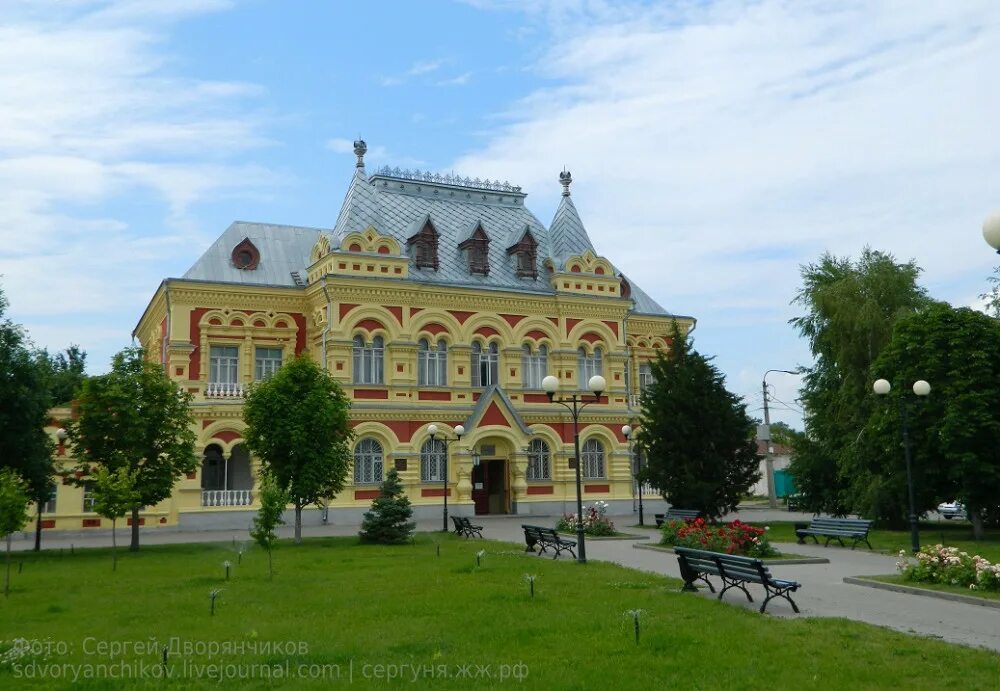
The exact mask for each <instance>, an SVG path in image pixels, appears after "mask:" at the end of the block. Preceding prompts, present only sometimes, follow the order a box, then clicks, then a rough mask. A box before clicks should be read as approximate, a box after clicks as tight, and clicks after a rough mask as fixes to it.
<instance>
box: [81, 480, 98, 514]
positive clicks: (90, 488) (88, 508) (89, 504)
mask: <svg viewBox="0 0 1000 691" xmlns="http://www.w3.org/2000/svg"><path fill="white" fill-rule="evenodd" d="M94 501H95V498H94V485H93V483H90V482H88V483H86V484H85V485H84V486H83V512H84V513H94Z"/></svg>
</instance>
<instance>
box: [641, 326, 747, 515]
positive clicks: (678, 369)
mask: <svg viewBox="0 0 1000 691" xmlns="http://www.w3.org/2000/svg"><path fill="white" fill-rule="evenodd" d="M671 339H672V343H671V347H670V352H669V354H667V355H663V354H662V353H661V354H660V356H659V357H658V358H657V360H656V361H655V362H653V363H651V368H652V373H653V379H654V383H653V384H652V385H651V386H649V387H648V388H647V389H646V390H645V391H643V394H642V418H641V423H640V424H641V431H640V433H639V444H640V446H641V447H642V449H643V453H644V454H645V457H646V459H647V465H646V468H645V469H644V470H643V473H642V474H643V479H645V480H647V481H648V482H650V483H651V484H652V485H653V486H654V487H656V488H657V489H659V490H660V491H661V492H662V493H663V495H664V497H665V498H666V499H667V500H668V501H669V502H670V503H671V504H672V505H673V506H679V507H682V508H685V509H698V510H699V511H701V512H702V513H703V514H704V515H706V516H708V517H711V518H715V517H718V516H721V515H723V514H725V513H727V512H728V511H732V510H734V509H735V508H736V505H737V503H739V500H740V498H741V497H742V496H744V495H745V494H746V492H747V491H748V490H749V489H750V487H751V485H753V483H754V482H756V481H757V479H758V478H759V477H760V474H759V472H758V467H759V457H758V456H757V445H756V442H755V441H754V431H755V429H754V424H753V420H751V419H750V417H748V416H747V413H746V406H745V405H744V404H743V403H742V402H741V400H740V399H739V397H737V396H736V395H734V394H732V393H730V392H729V391H727V390H726V387H725V379H724V377H723V375H722V373H721V372H720V371H719V370H718V368H716V367H715V366H714V365H712V363H711V361H710V359H709V358H706V357H704V356H703V355H701V354H700V353H698V352H696V351H695V350H694V349H693V348H692V347H691V345H690V343H689V342H688V339H687V337H686V336H684V335H682V334H681V333H680V329H679V328H678V327H677V324H676V322H675V323H674V326H673V334H672V336H671Z"/></svg>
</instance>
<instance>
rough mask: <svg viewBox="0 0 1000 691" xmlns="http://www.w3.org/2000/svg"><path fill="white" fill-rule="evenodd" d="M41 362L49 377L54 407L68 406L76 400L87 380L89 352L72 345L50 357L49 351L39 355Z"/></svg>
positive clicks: (40, 352)
mask: <svg viewBox="0 0 1000 691" xmlns="http://www.w3.org/2000/svg"><path fill="white" fill-rule="evenodd" d="M38 357H39V361H40V362H41V364H42V366H43V367H44V368H45V370H46V372H47V374H48V377H49V392H50V398H51V401H52V405H54V406H56V405H66V404H68V403H70V402H71V401H72V400H73V399H74V398H76V395H77V393H78V392H79V391H80V388H81V387H82V386H83V382H84V380H85V379H86V378H87V375H86V372H85V370H86V368H87V351H85V350H81V349H80V346H78V345H71V346H70V347H69V348H67V349H66V350H65V351H63V352H61V353H56V354H55V355H49V353H48V351H47V350H41V351H39V354H38Z"/></svg>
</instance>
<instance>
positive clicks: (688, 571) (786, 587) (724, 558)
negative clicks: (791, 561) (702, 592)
mask: <svg viewBox="0 0 1000 691" xmlns="http://www.w3.org/2000/svg"><path fill="white" fill-rule="evenodd" d="M674 553H675V554H676V555H677V563H678V564H679V565H680V568H681V578H683V579H684V588H683V590H686V591H688V592H692V591H694V592H697V590H698V589H697V588H696V587H695V585H694V582H695V581H699V580H700V581H704V582H705V584H706V585H707V586H708V589H709V590H710V591H711V592H713V593H714V592H715V587H714V586H713V585H712V582H711V581H709V580H708V576H709V575H712V576H718V577H719V578H720V579H722V590H721V591H719V599H720V600H721V599H722V596H723V595H724V594H725V593H726V591H727V590H729V589H730V588H739V589H740V590H742V591H743V594H744V595H746V596H747V600H749V601H750V602H753V597H751V596H750V591H749V590H747V588H746V584H747V583H758V584H760V585H762V586H764V592H765V593H766V595H767V597H766V598H764V602H763V603H762V604H761V606H760V611H761V613H763V612H764V610H765V609H767V603H768V602H770V601H771V600H773V599H774V598H776V597H782V598H784V599H786V600H788V602H789V604H790V605H791V606H792V610H793V611H794V612H795V613H796V614H798V612H799V608H798V606H797V605H796V604H795V601H794V600H792V597H791V595H789V593H793V592H795V591H796V590H798V589H799V588H800V587H801V584H799V583H797V582H795V581H786V580H781V579H778V578H775V577H774V576H772V575H771V572H770V571H769V570H768V568H767V567H766V566H764V562H763V561H761V560H760V559H754V558H753V557H742V556H739V555H736V554H723V553H721V552H707V551H705V550H701V549H691V548H690V547H674Z"/></svg>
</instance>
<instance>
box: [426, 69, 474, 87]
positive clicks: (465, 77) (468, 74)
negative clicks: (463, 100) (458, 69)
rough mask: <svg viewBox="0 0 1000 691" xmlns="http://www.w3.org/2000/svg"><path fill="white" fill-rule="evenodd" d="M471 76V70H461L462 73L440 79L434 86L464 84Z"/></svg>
mask: <svg viewBox="0 0 1000 691" xmlns="http://www.w3.org/2000/svg"><path fill="white" fill-rule="evenodd" d="M471 78H472V72H463V73H462V74H460V75H458V76H456V77H451V78H449V79H442V80H440V81H437V82H435V83H434V85H435V86H465V85H466V84H468V83H469V79H471Z"/></svg>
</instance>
